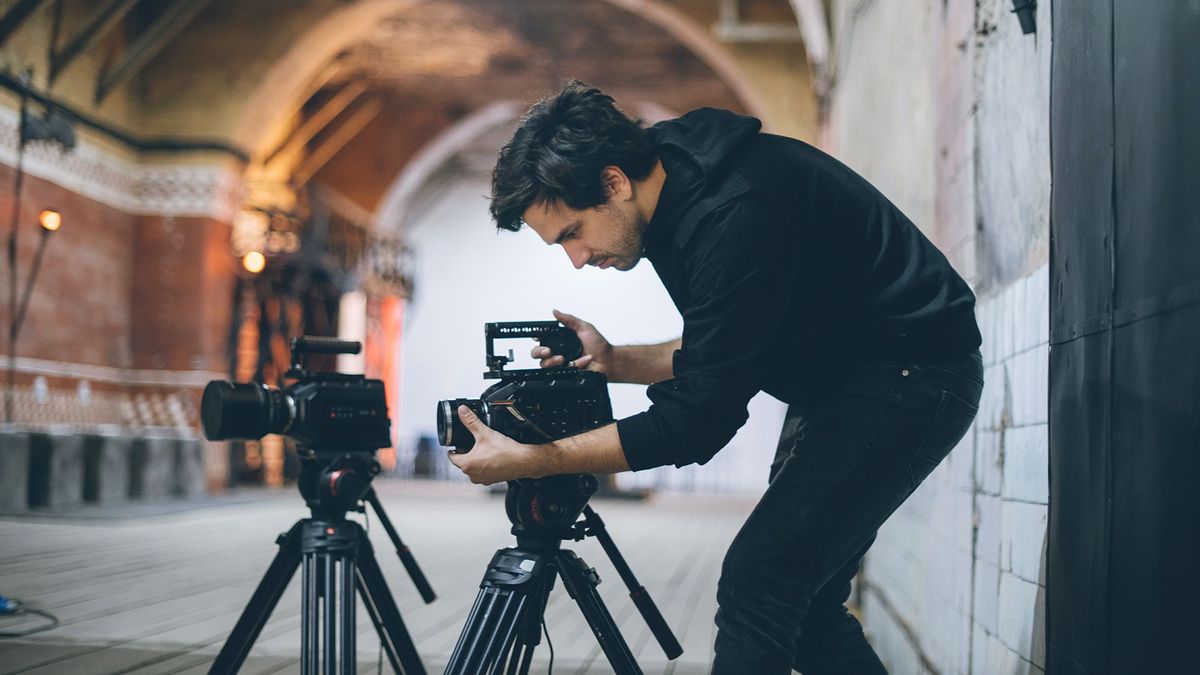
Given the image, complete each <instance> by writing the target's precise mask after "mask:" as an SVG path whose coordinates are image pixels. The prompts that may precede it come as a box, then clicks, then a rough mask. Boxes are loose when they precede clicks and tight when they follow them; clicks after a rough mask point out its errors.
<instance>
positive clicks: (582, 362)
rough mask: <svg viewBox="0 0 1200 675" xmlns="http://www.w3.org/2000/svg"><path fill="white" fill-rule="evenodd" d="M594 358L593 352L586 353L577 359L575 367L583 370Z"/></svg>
mask: <svg viewBox="0 0 1200 675" xmlns="http://www.w3.org/2000/svg"><path fill="white" fill-rule="evenodd" d="M592 360H593V359H592V355H591V354H584V355H583V356H581V357H579V358H577V359H575V367H576V368H578V369H580V370H583V369H584V368H587V367H588V364H589V363H591V362H592Z"/></svg>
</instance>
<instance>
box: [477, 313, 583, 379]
mask: <svg viewBox="0 0 1200 675" xmlns="http://www.w3.org/2000/svg"><path fill="white" fill-rule="evenodd" d="M483 332H484V342H485V343H486V346H487V359H486V361H485V365H486V366H487V372H486V373H484V374H483V377H484V378H485V379H492V380H494V379H498V378H501V377H504V376H505V375H521V374H524V373H526V372H534V373H536V372H539V371H540V370H541V369H535V370H534V371H521V370H514V371H509V372H505V371H504V366H506V365H508V363H509V362H511V361H512V357H511V356H504V355H503V354H501V355H497V354H496V340H504V339H509V338H525V337H530V338H535V339H537V340H538V342H540V343H541V344H542V345H544V346H546V347H549V348H550V351H551V352H553V353H555V354H560V355H562V357H563V359H564V361H566V362H570V361H574V360H575V359H577V358H579V357H580V356H582V355H583V343H582V342H580V341H579V336H578V335H576V334H575V331H573V330H571V329H570V328H567V327H566V326H563V325H562V324H560V323H559V322H557V321H496V322H492V323H486V324H484V325H483ZM563 369H564V368H557V369H551V368H547V369H545V370H563ZM571 370H574V369H573V368H572V369H571Z"/></svg>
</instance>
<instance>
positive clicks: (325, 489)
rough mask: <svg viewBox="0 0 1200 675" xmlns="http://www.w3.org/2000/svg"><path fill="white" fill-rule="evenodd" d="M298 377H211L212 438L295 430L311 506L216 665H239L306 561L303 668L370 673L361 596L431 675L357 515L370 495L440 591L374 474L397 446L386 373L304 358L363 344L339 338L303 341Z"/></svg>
mask: <svg viewBox="0 0 1200 675" xmlns="http://www.w3.org/2000/svg"><path fill="white" fill-rule="evenodd" d="M291 347H292V350H291V351H292V354H291V357H292V358H291V361H292V363H291V368H290V369H289V370H288V372H287V373H286V374H285V375H284V378H283V379H284V381H290V382H291V384H289V385H288V386H286V387H283V388H281V389H275V388H270V387H267V386H265V385H262V384H255V383H247V384H234V383H232V382H226V381H220V380H218V381H213V382H209V383H208V386H207V387H205V389H204V398H203V400H202V401H201V404H200V417H201V421H202V422H203V426H204V435H205V436H207V437H208V439H209V440H211V441H223V440H256V439H259V438H262V437H263V436H265V435H267V434H283V435H285V436H287V437H288V438H291V439H292V440H294V441H295V442H296V450H297V453H298V454H299V455H300V477H299V479H298V480H297V486H298V487H299V489H300V494H301V496H303V497H304V501H305V503H306V504H307V505H308V507H309V510H310V511H311V517H310V518H304V519H301V520H299V521H298V522H296V524H295V525H293V526H292V528H291V530H289V531H288V532H287V533H285V534H282V535H280V536H279V538H278V539H277V540H276V543H277V544H278V545H279V552H278V553H277V554H276V556H275V559H274V561H273V562H272V563H271V565H270V567H268V568H267V572H266V573H265V574H264V575H263V578H262V581H261V582H259V585H258V588H257V589H255V591H254V594H253V595H252V596H251V598H250V601H249V602H248V603H247V605H246V609H245V610H244V611H243V612H242V616H241V618H239V619H238V622H237V625H235V626H234V629H233V632H232V633H230V635H229V638H228V639H227V640H226V641H225V644H224V646H223V647H222V648H221V651H220V653H219V654H218V655H217V658H216V660H215V661H214V662H213V665H212V668H211V670H210V671H209V672H210V673H234V672H237V671H238V669H239V668H240V667H241V665H242V663H243V662H244V661H245V659H246V656H247V655H248V654H249V652H250V648H251V647H252V646H253V644H254V641H255V640H256V639H257V638H258V635H259V633H260V632H261V631H262V628H263V626H264V625H265V624H266V622H267V619H268V618H269V617H270V615H271V612H272V611H273V610H274V608H275V605H276V603H278V601H279V598H280V596H282V595H283V592H284V590H285V589H286V588H287V585H288V583H289V581H290V580H291V578H292V576H293V575H295V573H296V570H297V569H300V570H301V579H302V583H301V602H300V608H301V609H300V611H301V623H300V626H301V631H300V661H301V662H300V671H301V672H304V673H317V672H324V673H333V672H342V673H353V672H357V671H358V665H357V652H356V648H355V642H356V634H357V630H356V626H355V619H356V613H355V600H356V596H361V597H362V599H363V601H364V602H363V604H364V605H365V608H366V610H367V614H368V615H369V616H370V618H371V622H372V623H373V624H374V625H375V630H376V632H377V633H378V634H379V639H380V645H381V647H382V648H383V650H384V651H385V652H386V653H387V656H388V660H389V661H390V662H391V665H392V667H393V669H394V670H395V671H396V672H397V673H404V675H424V673H425V670H424V666H423V665H422V663H421V658H420V656H419V655H418V654H417V650H416V646H415V645H414V644H413V641H412V637H411V635H410V634H409V633H408V629H407V628H406V627H405V625H404V621H403V619H402V618H401V617H400V611H399V609H398V608H397V607H396V603H395V600H393V599H392V595H391V592H390V590H389V589H388V585H387V582H386V580H385V579H384V576H383V571H382V570H381V569H380V567H379V563H378V561H377V560H376V559H375V553H374V549H373V547H372V546H371V542H370V539H369V538H368V537H367V534H366V532H365V531H364V530H363V528H362V526H361V525H359V524H358V523H357V522H355V521H353V520H348V519H347V518H346V513H347V512H348V511H358V512H365V511H366V505H367V504H370V506H371V507H372V509H373V510H374V512H375V514H376V515H377V516H378V518H379V521H380V523H381V524H382V525H383V528H384V530H385V531H386V532H387V535H388V538H389V539H391V541H392V544H393V545H394V546H395V547H396V555H397V556H398V557H399V558H400V562H401V563H403V565H404V568H405V569H406V570H407V571H408V574H409V576H410V577H412V580H413V583H414V584H415V585H416V587H417V591H418V592H420V594H421V597H422V598H423V599H424V600H425V602H432V601H433V600H434V599H435V598H436V597H437V596H436V595H435V594H434V592H433V589H432V588H431V587H430V586H429V582H428V581H427V580H426V578H425V575H424V574H422V572H421V569H420V568H419V567H418V566H417V562H416V559H415V558H414V557H413V555H412V553H411V552H410V551H409V549H408V547H407V546H405V545H404V543H403V542H402V541H401V540H400V535H399V534H398V533H397V532H396V529H395V528H394V527H393V526H392V523H391V521H390V520H389V519H388V517H387V514H386V513H385V512H384V510H383V505H382V504H381V503H380V501H379V497H378V496H377V495H376V494H375V490H374V488H372V487H371V480H372V479H373V478H375V476H376V475H377V474H378V473H379V470H380V467H379V462H378V461H377V460H376V458H375V453H376V451H377V450H378V449H379V448H386V447H389V446H390V445H391V424H392V423H391V420H390V419H388V412H387V396H386V395H385V393H384V387H383V382H382V381H380V380H371V379H367V378H366V377H364V376H362V375H348V374H344V373H329V372H316V371H310V370H307V369H305V368H304V364H303V359H304V355H305V354H357V353H358V352H359V351H360V350H361V348H362V345H361V344H359V343H357V342H345V341H341V340H334V339H331V338H320V337H298V338H295V339H293V340H292V345H291Z"/></svg>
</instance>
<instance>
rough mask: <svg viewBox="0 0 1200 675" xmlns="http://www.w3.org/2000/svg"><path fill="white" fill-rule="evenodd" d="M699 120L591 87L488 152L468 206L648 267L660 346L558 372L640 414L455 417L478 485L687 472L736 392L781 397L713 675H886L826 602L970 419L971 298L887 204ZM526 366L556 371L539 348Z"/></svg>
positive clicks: (725, 436) (714, 118) (974, 361)
mask: <svg viewBox="0 0 1200 675" xmlns="http://www.w3.org/2000/svg"><path fill="white" fill-rule="evenodd" d="M759 127H760V124H759V122H758V120H755V119H753V118H749V117H743V116H740V115H736V114H734V113H731V112H727V111H722V110H713V109H701V110H697V111H693V112H691V113H688V114H687V115H684V116H683V117H681V118H678V119H675V120H669V121H666V122H662V123H660V124H657V125H655V126H653V127H651V128H649V129H643V128H641V127H640V126H639V125H638V124H637V123H636V122H634V121H632V120H630V119H628V118H627V117H625V115H623V114H622V113H621V112H619V111H618V110H617V109H616V108H615V107H614V103H613V100H612V99H611V98H610V97H608V96H606V95H605V94H603V93H602V92H600V91H599V90H597V89H593V88H589V87H587V86H585V85H583V84H580V83H572V84H570V85H568V86H567V87H566V88H565V89H563V91H562V92H560V93H559V94H558V95H557V96H555V97H553V98H551V99H549V100H543V101H541V102H539V103H538V104H537V105H535V106H534V107H533V108H532V109H531V110H530V112H529V114H528V115H527V116H526V117H525V118H524V120H523V121H522V123H521V125H520V128H519V129H518V130H517V131H516V134H515V135H514V137H513V139H512V141H511V142H510V143H509V144H508V145H506V146H505V147H504V149H503V150H502V151H501V152H500V157H499V160H498V161H497V164H496V169H495V172H494V174H493V183H492V187H493V195H492V205H491V211H492V215H493V217H494V218H495V220H496V223H497V225H498V226H499V227H500V228H503V229H508V230H518V229H520V227H521V224H522V222H524V223H525V224H527V225H529V227H531V228H532V229H533V230H534V231H535V232H537V234H538V235H539V236H540V237H541V238H542V239H543V240H544V241H545V242H546V243H547V244H551V245H554V244H557V245H560V246H562V247H563V249H565V251H566V253H567V255H568V256H569V257H570V258H571V261H572V262H573V263H574V264H575V266H576V267H577V268H581V267H583V266H584V265H594V266H598V267H601V268H604V267H615V268H616V269H619V270H628V269H630V268H632V267H633V266H634V265H636V264H637V263H638V261H639V260H640V259H641V258H648V259H649V260H650V262H651V263H652V264H653V265H654V269H655V271H656V272H657V273H658V275H659V277H660V278H661V279H662V282H663V284H664V285H665V286H666V288H667V291H668V292H669V293H670V295H671V298H672V300H673V301H674V303H675V305H676V306H677V307H678V308H679V311H680V313H681V314H682V316H683V336H682V338H681V339H679V340H675V341H673V342H668V343H665V344H661V345H643V346H612V345H610V344H609V343H608V341H607V340H605V339H604V337H603V336H602V335H601V334H600V333H599V332H597V330H596V328H595V327H593V326H592V325H591V324H589V323H587V322H585V321H582V320H580V319H578V318H576V317H574V316H570V315H568V314H563V313H560V312H555V316H556V317H557V318H558V319H559V320H560V321H561V322H562V323H563V324H564V325H566V326H567V327H569V328H571V329H573V330H575V331H576V332H577V333H578V334H579V337H580V339H581V340H582V342H583V345H584V350H585V355H584V356H582V357H581V358H579V359H578V360H577V361H575V363H574V365H575V366H576V367H580V368H586V369H588V370H596V371H600V372H603V373H606V374H607V375H608V377H609V379H610V380H612V381H615V382H638V383H644V384H649V385H650V387H649V388H648V389H647V395H648V397H649V398H650V401H651V403H652V405H651V406H650V408H649V409H648V410H646V411H645V412H642V413H639V414H637V415H633V416H632V417H627V418H625V419H622V420H619V421H617V422H616V423H614V424H610V425H608V426H605V427H602V428H600V429H595V430H593V431H590V432H587V433H584V434H580V435H578V436H573V437H570V438H565V439H562V440H559V441H555V442H553V443H549V444H546V445H542V446H530V445H522V444H519V443H517V442H515V441H513V440H511V439H509V438H506V437H505V436H503V435H501V434H499V433H497V432H495V431H494V430H492V429H490V428H488V427H487V426H486V425H483V424H482V423H481V422H480V421H479V419H478V418H477V417H475V415H473V414H472V413H471V412H470V411H469V410H468V409H467V408H465V407H462V408H459V411H458V413H459V416H460V418H461V419H462V420H463V422H464V424H465V425H466V426H467V428H468V429H469V430H470V431H471V433H472V434H474V435H475V437H476V439H477V440H476V444H475V447H474V449H473V450H471V452H470V453H467V454H462V455H457V454H456V455H451V461H453V462H454V463H455V464H456V465H457V466H458V467H459V468H461V469H462V470H463V471H464V472H465V473H467V474H468V475H469V476H470V477H471V479H472V480H473V481H475V482H479V483H495V482H499V481H503V480H509V479H513V478H520V477H538V476H543V475H552V474H559V473H611V472H618V471H627V470H630V469H632V470H635V471H637V470H641V469H648V468H652V467H656V466H662V465H666V464H675V465H676V466H683V465H686V464H689V463H692V462H696V463H701V464H702V463H704V462H707V461H708V460H709V459H710V458H711V457H712V456H713V455H714V454H715V453H716V452H717V451H718V450H720V449H721V448H722V447H723V446H724V445H725V444H726V443H727V442H728V441H729V440H730V439H731V438H732V437H733V435H734V433H735V432H736V431H737V429H738V428H739V427H741V426H742V424H743V423H744V422H745V421H746V418H747V411H746V406H747V403H748V401H749V400H750V398H751V397H752V396H754V395H755V394H756V393H757V392H759V391H765V392H767V393H769V394H771V395H772V396H775V397H776V398H778V399H780V400H782V401H784V402H786V403H788V404H789V408H788V415H787V419H786V421H785V423H784V428H783V431H782V433H781V435H780V441H779V446H778V449H777V454H776V459H775V462H774V464H773V465H772V466H771V470H770V485H769V487H768V488H767V491H766V493H765V494H764V495H763V497H762V500H761V501H760V502H759V504H758V505H757V507H756V508H755V509H754V511H753V513H752V514H751V515H750V517H749V519H748V520H747V521H746V524H745V525H744V526H743V527H742V529H741V531H740V532H739V533H738V535H737V537H736V538H735V539H734V541H733V544H732V545H731V546H730V549H729V552H728V554H727V555H726V557H725V561H724V566H723V568H722V572H721V579H720V581H719V583H718V587H717V601H718V606H719V609H718V611H717V616H716V623H717V627H718V632H717V638H716V646H715V658H714V662H713V672H714V673H752V674H754V675H767V674H771V673H788V672H790V670H791V668H793V667H794V668H796V669H797V670H800V671H801V672H803V673H804V674H805V675H822V674H825V673H882V672H886V671H885V670H884V667H883V665H882V664H881V663H880V661H879V659H878V657H877V656H876V655H875V653H874V651H873V650H872V649H871V647H870V645H869V644H868V643H867V641H866V639H865V638H864V636H863V632H862V627H861V626H860V625H859V623H858V621H857V620H855V618H854V617H853V616H851V615H850V614H849V613H848V612H847V611H846V609H845V606H844V603H845V601H846V599H847V597H848V595H849V592H850V581H851V579H852V578H853V577H854V575H855V573H856V571H857V569H858V565H859V561H860V560H861V559H862V557H863V554H864V553H866V551H867V548H868V547H869V546H870V545H871V542H872V541H874V538H875V532H876V531H877V530H878V528H879V526H880V525H881V524H883V522H884V521H885V520H886V519H887V517H888V516H889V515H890V514H891V513H892V512H893V511H895V510H896V508H897V507H898V506H899V505H900V504H901V503H902V502H903V501H904V500H905V499H906V498H907V497H908V495H909V494H911V493H912V491H913V490H914V489H915V488H916V486H917V485H918V484H919V483H920V482H921V480H923V479H924V478H925V477H926V476H927V475H928V474H929V473H930V472H931V471H932V470H933V468H934V467H935V466H936V465H937V464H938V462H940V461H941V460H942V458H944V457H945V456H946V454H947V453H949V451H950V450H951V449H952V448H953V447H954V446H955V444H957V442H958V441H959V439H960V438H961V437H962V436H963V434H964V433H965V432H966V430H967V428H968V427H969V426H970V424H971V420H972V419H973V418H974V416H975V413H976V411H977V410H978V408H977V406H978V402H979V396H980V392H981V389H982V367H981V360H980V356H979V351H978V347H979V344H980V336H979V329H978V327H977V325H976V323H975V317H974V306H975V298H974V295H973V294H972V293H971V291H970V289H969V288H968V287H967V285H966V283H964V282H963V280H962V279H961V278H960V277H959V276H958V275H957V274H956V273H955V272H954V270H953V269H952V268H951V267H950V265H949V263H948V262H947V261H946V259H945V257H944V256H943V255H942V254H941V253H939V252H938V250H937V249H936V248H935V247H934V246H933V245H932V244H931V243H930V242H929V241H928V240H927V239H926V238H925V237H924V236H922V235H921V233H920V232H919V231H918V230H917V228H916V227H915V226H913V224H912V223H911V222H909V220H908V219H907V218H905V217H904V215H903V214H902V213H900V211H899V210H898V209H896V207H895V206H893V205H892V204H891V203H890V202H888V200H887V199H886V198H885V197H883V195H881V194H880V193H879V192H878V191H876V190H875V189H874V188H873V187H871V186H870V185H869V184H868V183H867V182H866V181H865V180H863V179H862V178H861V177H859V176H858V175H856V174H855V173H854V172H853V171H851V170H850V169H848V168H846V167H845V166H843V165H842V164H840V163H839V162H837V161H836V160H834V159H832V158H831V157H829V156H827V155H825V154H823V153H821V152H820V151H818V150H816V149H815V148H812V147H810V146H809V145H806V144H804V143H802V142H800V141H796V140H792V139H787V138H782V137H778V136H772V135H769V134H763V133H760V132H759ZM533 354H534V356H535V357H538V358H540V359H541V365H542V366H557V365H561V364H562V362H563V360H562V357H561V356H557V355H553V354H551V353H550V352H549V350H548V349H547V348H545V347H537V348H535V349H534V352H533Z"/></svg>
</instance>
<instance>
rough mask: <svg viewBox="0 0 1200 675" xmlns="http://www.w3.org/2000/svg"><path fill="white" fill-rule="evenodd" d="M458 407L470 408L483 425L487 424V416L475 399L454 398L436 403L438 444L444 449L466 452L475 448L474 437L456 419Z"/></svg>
mask: <svg viewBox="0 0 1200 675" xmlns="http://www.w3.org/2000/svg"><path fill="white" fill-rule="evenodd" d="M460 405H465V406H467V407H468V408H470V409H471V410H472V411H473V412H474V413H475V414H476V415H478V416H479V419H481V420H483V423H484V424H487V414H486V412H485V411H484V407H483V401H481V400H479V399H477V398H456V399H450V400H447V401H438V409H437V428H438V442H439V443H441V444H442V445H443V446H446V447H453V448H456V449H458V450H462V451H466V450H470V449H471V448H473V447H475V437H474V436H473V435H471V432H470V431H468V430H467V427H466V426H465V425H464V424H463V423H462V420H460V419H458V406H460Z"/></svg>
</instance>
